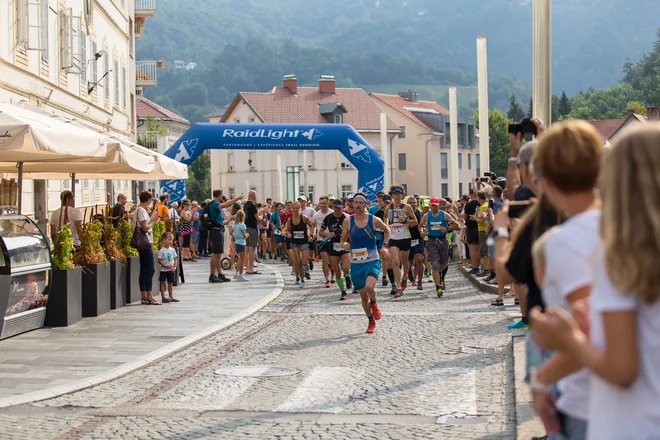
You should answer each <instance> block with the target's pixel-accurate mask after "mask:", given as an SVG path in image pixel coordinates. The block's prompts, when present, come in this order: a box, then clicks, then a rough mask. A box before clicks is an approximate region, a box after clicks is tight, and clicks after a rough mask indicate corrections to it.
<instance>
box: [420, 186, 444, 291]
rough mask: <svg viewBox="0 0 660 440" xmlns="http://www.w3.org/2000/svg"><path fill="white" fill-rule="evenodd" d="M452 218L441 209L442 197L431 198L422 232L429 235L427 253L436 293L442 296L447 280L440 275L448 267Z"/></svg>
mask: <svg viewBox="0 0 660 440" xmlns="http://www.w3.org/2000/svg"><path fill="white" fill-rule="evenodd" d="M450 221H451V218H449V216H445V212H444V211H441V210H440V199H439V198H437V197H433V198H431V210H430V211H429V212H428V213H426V214H424V217H422V224H421V228H422V234H424V235H426V236H428V241H427V242H426V255H427V258H428V261H429V263H430V264H431V269H432V271H433V272H432V273H433V281H434V282H435V289H436V293H437V295H438V296H439V297H441V296H442V295H443V293H444V290H445V282H444V280H443V279H442V278H441V277H440V272H441V271H443V270H444V269H445V267H447V260H448V258H449V243H448V242H447V232H448V231H449V227H450V224H449V223H450Z"/></svg>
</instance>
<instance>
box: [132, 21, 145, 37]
mask: <svg viewBox="0 0 660 440" xmlns="http://www.w3.org/2000/svg"><path fill="white" fill-rule="evenodd" d="M139 18H140V17H138V18H136V19H135V23H134V24H135V32H133V33H134V34H135V39H136V40H139V39H140V38H141V37H142V31H143V30H144V20H140V19H139ZM142 18H144V17H142Z"/></svg>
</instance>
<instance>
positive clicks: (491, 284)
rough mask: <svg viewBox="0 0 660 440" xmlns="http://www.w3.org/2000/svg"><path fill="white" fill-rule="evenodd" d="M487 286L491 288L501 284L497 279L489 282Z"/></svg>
mask: <svg viewBox="0 0 660 440" xmlns="http://www.w3.org/2000/svg"><path fill="white" fill-rule="evenodd" d="M486 284H488V285H489V286H497V285H498V284H499V283H498V282H497V280H496V279H495V278H493V279H492V280H490V281H488V282H487V283H486Z"/></svg>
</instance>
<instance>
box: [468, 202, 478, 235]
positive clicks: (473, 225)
mask: <svg viewBox="0 0 660 440" xmlns="http://www.w3.org/2000/svg"><path fill="white" fill-rule="evenodd" d="M480 206H481V205H480V204H479V201H478V200H470V201H469V202H468V203H467V205H465V216H466V217H467V220H465V227H466V228H467V229H477V222H476V221H474V220H472V219H471V218H470V216H471V215H475V214H476V213H477V211H478V210H479V207H480Z"/></svg>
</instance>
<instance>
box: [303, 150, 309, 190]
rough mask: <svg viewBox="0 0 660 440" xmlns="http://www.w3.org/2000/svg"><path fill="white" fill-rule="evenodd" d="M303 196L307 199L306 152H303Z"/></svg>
mask: <svg viewBox="0 0 660 440" xmlns="http://www.w3.org/2000/svg"><path fill="white" fill-rule="evenodd" d="M303 168H304V169H303V195H304V196H305V197H307V184H308V182H307V150H303Z"/></svg>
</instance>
